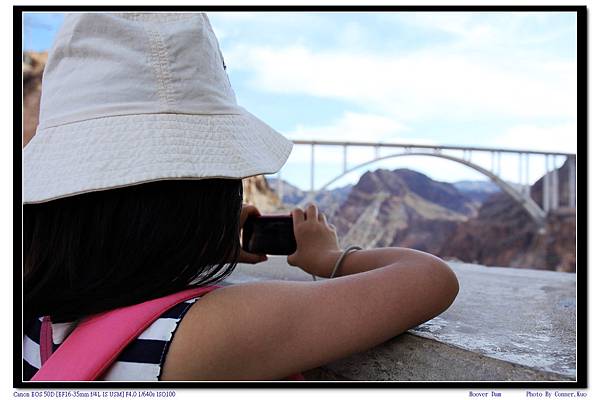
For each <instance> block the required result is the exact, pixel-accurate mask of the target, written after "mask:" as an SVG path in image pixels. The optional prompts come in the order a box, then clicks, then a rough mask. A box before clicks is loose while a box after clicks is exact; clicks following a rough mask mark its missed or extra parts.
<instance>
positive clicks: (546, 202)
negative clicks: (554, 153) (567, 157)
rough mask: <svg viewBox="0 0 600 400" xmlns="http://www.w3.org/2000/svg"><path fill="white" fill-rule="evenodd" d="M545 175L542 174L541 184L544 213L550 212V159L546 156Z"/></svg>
mask: <svg viewBox="0 0 600 400" xmlns="http://www.w3.org/2000/svg"><path fill="white" fill-rule="evenodd" d="M545 164H546V173H545V174H544V178H543V179H544V180H543V182H542V188H543V190H542V203H543V208H544V211H545V212H548V211H549V210H550V192H551V190H550V180H551V178H550V158H549V157H548V156H547V155H546V157H545Z"/></svg>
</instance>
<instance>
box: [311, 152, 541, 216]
mask: <svg viewBox="0 0 600 400" xmlns="http://www.w3.org/2000/svg"><path fill="white" fill-rule="evenodd" d="M401 156H430V157H439V158H444V159H446V160H450V161H454V162H457V163H460V164H463V165H465V166H467V167H469V168H472V169H474V170H476V171H477V172H480V173H482V174H483V175H485V176H487V177H488V178H490V179H491V180H492V182H494V183H495V184H496V185H498V187H499V188H500V189H501V190H502V191H503V192H504V193H506V194H507V195H509V196H510V197H511V198H512V199H514V200H515V201H516V202H517V203H518V204H520V205H521V207H523V209H524V210H525V212H527V214H528V215H529V216H530V217H531V218H532V219H533V220H534V222H535V223H536V224H537V225H538V226H540V227H541V226H543V225H544V221H545V218H546V213H545V212H544V211H543V210H542V209H541V208H540V206H538V204H537V203H536V202H535V201H533V199H531V197H528V196H524V195H523V194H521V193H520V192H519V191H517V190H516V189H515V188H513V187H512V186H510V185H509V184H508V183H507V182H505V181H504V180H503V179H502V178H500V177H499V176H498V175H496V174H494V173H493V172H490V171H488V170H487V169H485V168H483V167H481V166H479V165H477V164H474V163H472V162H470V161H467V160H464V159H462V158H458V157H454V156H449V155H447V154H442V153H438V152H404V153H398V154H391V155H387V156H383V157H378V158H376V159H373V160H370V161H367V162H364V163H362V164H359V165H356V166H354V167H352V168H350V169H347V170H346V171H344V172H343V173H341V174H340V175H338V176H336V177H335V178H333V179H331V180H330V181H328V182H327V183H325V185H323V186H321V188H320V189H318V190H316V191H315V192H313V193H311V194H310V195H309V196H307V198H306V199H305V200H304V201H303V203H307V202H309V201H312V200H314V198H315V197H316V195H317V194H318V193H320V192H322V191H323V190H325V189H327V187H328V186H330V185H332V184H333V183H335V182H336V181H338V180H339V179H341V178H343V177H344V176H346V175H348V174H349V173H351V172H354V171H356V170H358V169H360V168H363V167H366V166H368V165H370V164H373V163H376V162H378V161H382V160H386V159H389V158H395V157H401Z"/></svg>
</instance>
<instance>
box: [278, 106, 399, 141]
mask: <svg viewBox="0 0 600 400" xmlns="http://www.w3.org/2000/svg"><path fill="white" fill-rule="evenodd" d="M406 130H407V127H406V126H405V125H404V124H402V123H400V122H399V121H398V120H397V119H394V118H390V117H386V116H382V115H376V114H364V113H355V112H346V113H344V114H343V115H342V116H341V117H340V118H338V119H337V120H335V121H333V123H331V124H329V125H324V126H303V125H299V126H297V127H296V129H295V130H293V131H291V132H288V133H287V134H286V136H287V137H289V138H290V139H310V140H343V141H354V142H366V141H372V142H377V141H397V140H398V138H399V133H400V132H404V131H406Z"/></svg>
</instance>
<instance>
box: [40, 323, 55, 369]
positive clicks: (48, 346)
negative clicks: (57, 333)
mask: <svg viewBox="0 0 600 400" xmlns="http://www.w3.org/2000/svg"><path fill="white" fill-rule="evenodd" d="M52 345H53V342H52V322H51V321H50V317H43V318H42V327H41V329H40V360H41V362H42V365H44V364H46V361H47V360H48V359H49V358H50V356H51V355H52V351H53V348H52Z"/></svg>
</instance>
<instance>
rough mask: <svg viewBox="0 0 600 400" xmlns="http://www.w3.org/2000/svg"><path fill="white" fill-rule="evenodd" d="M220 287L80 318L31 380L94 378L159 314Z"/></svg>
mask: <svg viewBox="0 0 600 400" xmlns="http://www.w3.org/2000/svg"><path fill="white" fill-rule="evenodd" d="M219 287H220V286H206V287H198V288H193V289H187V290H184V291H182V292H178V293H173V294H171V295H168V296H165V297H161V298H158V299H154V300H149V301H146V302H144V303H140V304H135V305H132V306H128V307H122V308H118V309H115V310H111V311H107V312H104V313H101V314H97V315H95V316H93V317H90V318H86V319H84V320H82V321H81V322H80V323H79V325H78V326H77V328H75V330H74V331H73V332H71V334H70V335H69V336H68V337H67V339H66V340H65V341H64V342H63V343H62V344H61V345H60V347H59V348H58V349H57V350H56V351H55V352H54V353H52V355H51V356H49V358H48V359H47V360H46V362H45V363H44V365H42V367H41V368H40V369H39V371H38V372H37V373H36V374H35V375H34V376H33V378H32V379H31V380H32V381H93V380H96V379H97V378H99V377H100V376H101V375H102V374H103V373H104V372H105V371H106V370H107V369H108V368H109V367H110V366H111V365H112V364H113V363H114V362H115V361H116V359H117V357H118V356H119V354H120V353H121V352H122V351H123V350H124V349H125V347H126V346H127V345H128V344H129V343H130V342H132V341H133V340H134V339H135V338H137V337H138V336H139V335H140V334H141V333H142V332H143V331H144V330H145V329H146V328H148V327H149V326H150V325H151V324H152V323H153V322H154V321H156V319H157V318H158V317H160V315H161V314H162V313H164V312H165V311H167V310H168V309H169V308H171V307H173V306H174V305H176V304H179V303H181V302H183V301H186V300H189V299H192V298H194V297H198V296H201V295H203V294H205V293H208V292H210V291H212V290H214V289H217V288H219Z"/></svg>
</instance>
